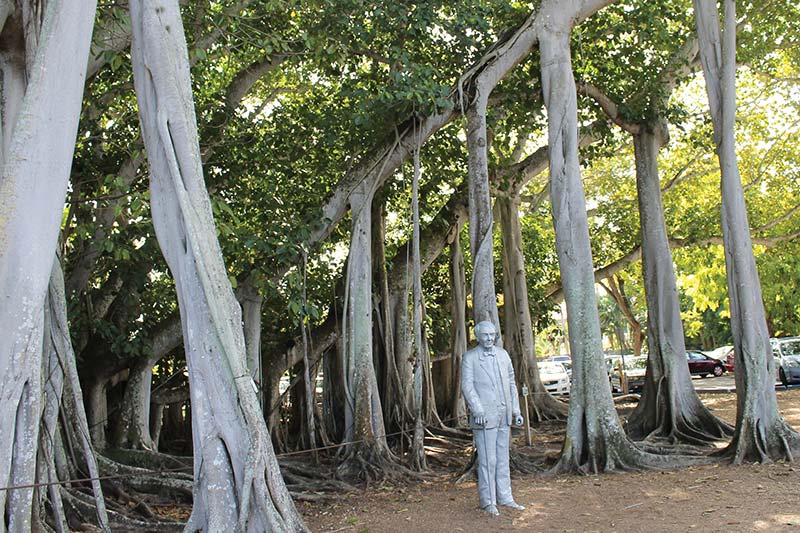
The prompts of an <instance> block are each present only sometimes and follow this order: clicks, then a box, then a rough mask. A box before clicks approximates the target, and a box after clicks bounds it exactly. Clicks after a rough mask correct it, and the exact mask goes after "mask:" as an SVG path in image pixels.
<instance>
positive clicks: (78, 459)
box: [34, 259, 109, 531]
mask: <svg viewBox="0 0 800 533" xmlns="http://www.w3.org/2000/svg"><path fill="white" fill-rule="evenodd" d="M45 317H46V318H45V339H44V343H45V344H44V358H43V364H44V368H43V372H44V373H43V378H44V379H43V382H44V391H45V395H44V396H45V400H44V410H43V413H42V431H41V433H40V439H39V458H38V461H39V472H38V475H37V477H38V480H39V482H40V483H53V484H52V485H49V486H48V487H46V488H40V489H38V492H39V496H40V499H39V516H40V518H41V520H42V522H48V523H54V524H55V527H56V530H57V531H66V530H67V515H66V513H65V511H64V506H63V504H62V495H63V494H65V493H66V492H68V491H69V490H70V489H68V488H67V487H66V486H63V485H61V484H59V482H60V481H65V480H66V479H70V478H72V477H73V476H75V475H77V474H78V472H83V473H85V474H84V475H86V474H88V477H89V478H91V479H92V481H91V486H92V491H93V495H94V502H95V505H94V507H95V516H96V519H97V523H98V524H99V525H100V527H101V528H103V530H105V531H108V530H109V523H108V515H107V512H106V506H105V499H104V497H103V490H102V488H101V487H100V479H99V471H98V468H97V462H96V460H95V455H94V449H93V448H92V445H91V442H90V441H89V428H88V424H87V421H86V413H85V412H84V410H83V398H82V394H81V388H80V382H79V380H78V370H77V368H76V366H75V352H74V351H73V349H72V342H71V339H70V336H69V330H68V325H67V301H66V298H65V296H64V277H63V274H62V271H61V264H60V262H59V261H58V259H56V260H54V261H53V270H52V274H51V278H50V285H49V288H48V293H47V304H46V309H45ZM59 420H60V421H61V424H59ZM62 429H63V431H62ZM65 441H66V442H68V443H69V444H70V446H69V448H70V449H71V451H72V452H73V453H71V454H67V453H65V451H64V449H63V448H64V442H65ZM59 463H61V464H59ZM45 494H47V500H48V505H49V508H50V509H51V513H52V516H51V517H50V519H46V517H45V516H44V511H45V509H46V506H45V505H44V503H45V498H44V495H45ZM87 519H89V517H81V521H83V520H87ZM43 528H44V524H43V523H40V524H38V525H34V530H41V529H43Z"/></svg>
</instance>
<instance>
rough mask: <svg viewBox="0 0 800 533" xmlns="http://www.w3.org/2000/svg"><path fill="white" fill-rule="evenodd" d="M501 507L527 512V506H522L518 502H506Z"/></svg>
mask: <svg viewBox="0 0 800 533" xmlns="http://www.w3.org/2000/svg"><path fill="white" fill-rule="evenodd" d="M500 505H502V506H503V507H510V508H512V509H516V510H517V511H524V510H525V506H524V505H520V504H518V503H517V502H515V501H514V500H511V501H510V502H505V503H502V502H501V503H500Z"/></svg>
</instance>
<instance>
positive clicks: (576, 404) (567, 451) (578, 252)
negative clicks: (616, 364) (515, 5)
mask: <svg viewBox="0 0 800 533" xmlns="http://www.w3.org/2000/svg"><path fill="white" fill-rule="evenodd" d="M604 3H608V2H602V1H600V0H598V1H595V2H591V1H590V2H581V1H579V0H568V1H564V0H547V1H545V2H544V3H543V5H542V15H543V20H544V22H543V23H542V24H541V26H540V27H539V50H540V52H541V65H542V70H541V73H542V87H543V89H544V101H545V106H546V107H547V117H548V135H549V145H550V198H551V201H552V205H553V225H554V227H555V234H556V251H557V253H558V263H559V267H560V269H561V278H562V280H563V287H564V299H565V301H566V304H567V321H568V324H569V341H570V350H571V353H572V363H573V369H572V379H573V382H572V388H571V391H570V403H569V417H568V419H567V435H566V439H565V441H564V446H563V449H562V451H561V458H560V459H559V462H558V463H557V464H556V466H555V467H554V470H555V471H561V472H565V471H581V472H598V471H610V470H619V469H626V468H638V467H642V466H645V465H646V464H647V463H648V462H650V461H653V462H655V457H652V456H649V455H648V454H645V453H644V452H642V451H640V450H639V449H637V448H636V447H635V446H634V445H633V443H631V441H630V440H628V438H627V436H626V435H625V432H624V431H623V429H622V426H621V425H620V422H619V417H618V416H617V412H616V410H615V409H614V404H613V401H612V399H611V389H610V387H609V386H608V377H607V374H606V367H605V363H604V361H603V348H602V344H601V336H600V319H599V316H598V312H597V303H596V300H595V292H594V270H593V267H592V252H591V245H590V241H589V227H588V221H587V217H586V200H585V197H584V193H583V186H582V184H581V179H580V165H579V161H578V115H577V95H576V91H575V81H574V79H573V76H572V66H571V63H570V48H569V39H570V34H571V31H572V27H573V23H574V21H575V20H576V19H577V18H578V17H577V14H578V13H579V12H580V11H581V10H582V9H590V8H591V9H596V8H597V7H598V6H599V5H602V4H604Z"/></svg>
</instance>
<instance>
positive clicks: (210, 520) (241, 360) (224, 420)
mask: <svg viewBox="0 0 800 533" xmlns="http://www.w3.org/2000/svg"><path fill="white" fill-rule="evenodd" d="M130 8H131V23H132V28H133V44H132V49H131V56H132V59H133V65H134V85H135V88H136V96H137V101H138V104H139V117H140V120H141V123H142V136H143V138H144V143H145V148H146V152H147V158H148V161H149V163H150V188H151V202H152V209H153V223H154V226H155V228H156V234H157V236H158V240H159V243H160V245H161V248H162V251H163V253H164V257H165V259H166V261H167V264H168V266H169V268H170V270H171V272H172V274H173V276H174V278H175V285H176V289H177V292H178V304H179V308H180V313H181V321H182V324H183V336H184V348H185V350H186V361H187V367H188V369H189V382H190V394H191V402H192V404H191V405H192V436H193V443H194V488H193V496H194V506H193V509H192V514H191V517H190V519H189V521H188V523H187V525H186V530H187V531H228V530H230V529H231V528H235V530H237V531H253V532H255V531H304V530H306V528H305V526H304V525H303V522H302V519H301V518H300V515H299V514H298V513H297V511H296V509H295V508H294V504H293V503H292V500H291V498H290V497H289V492H288V490H287V489H286V486H285V484H284V482H283V479H282V477H281V475H280V470H279V467H278V463H277V460H276V458H275V454H274V452H273V450H272V444H271V442H270V437H269V433H268V430H267V426H266V424H265V422H264V419H263V416H262V414H261V412H260V408H259V405H258V399H257V397H256V391H255V386H254V382H253V379H252V377H251V376H250V374H249V373H248V370H247V364H246V354H245V344H244V333H243V330H242V319H241V311H240V309H239V304H238V303H237V301H236V299H235V297H234V294H233V290H232V289H231V286H230V282H229V281H228V276H227V272H226V270H225V265H224V263H223V260H222V253H221V250H220V248H219V243H218V241H217V239H216V230H215V227H214V221H213V217H212V214H211V205H210V201H209V198H208V193H207V191H206V188H205V183H204V181H203V173H202V166H201V160H200V148H199V142H198V138H197V125H196V122H195V112H194V104H193V99H192V94H191V81H190V74H189V62H188V57H187V50H186V39H185V37H184V34H183V25H182V22H181V17H180V10H179V6H178V2H177V1H176V0H175V1H155V0H134V1H132V2H131V4H130Z"/></svg>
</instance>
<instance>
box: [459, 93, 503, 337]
mask: <svg viewBox="0 0 800 533" xmlns="http://www.w3.org/2000/svg"><path fill="white" fill-rule="evenodd" d="M488 98H489V90H486V89H484V88H483V87H482V86H481V85H478V86H476V88H475V98H474V101H473V102H472V104H471V105H470V107H469V109H468V110H467V150H468V151H469V244H470V254H471V255H472V312H473V319H474V321H475V324H477V323H479V322H482V321H484V320H488V321H489V322H491V323H492V324H494V327H495V331H497V340H496V342H497V345H498V346H502V345H503V337H502V335H501V333H500V331H501V330H500V317H499V314H498V311H497V294H496V293H495V289H494V252H493V249H494V247H493V244H494V243H493V230H494V223H493V217H492V199H491V196H490V193H489V166H488V162H487V136H486V104H487V101H488Z"/></svg>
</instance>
